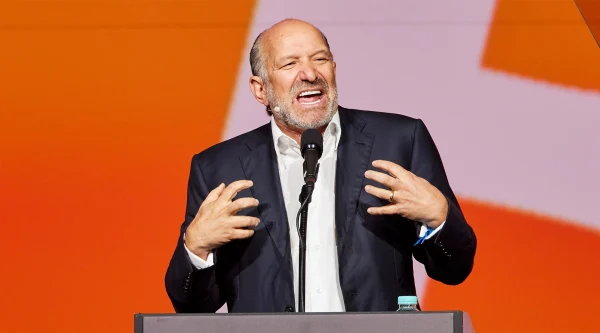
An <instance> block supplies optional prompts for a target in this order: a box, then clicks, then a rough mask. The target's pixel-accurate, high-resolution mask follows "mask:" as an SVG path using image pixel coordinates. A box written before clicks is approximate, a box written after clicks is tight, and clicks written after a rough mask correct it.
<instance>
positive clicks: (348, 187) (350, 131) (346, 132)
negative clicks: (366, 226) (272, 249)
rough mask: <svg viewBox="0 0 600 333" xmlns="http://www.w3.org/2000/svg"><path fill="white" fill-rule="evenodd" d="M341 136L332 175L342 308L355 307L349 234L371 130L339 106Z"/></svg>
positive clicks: (368, 150) (352, 262)
mask: <svg viewBox="0 0 600 333" xmlns="http://www.w3.org/2000/svg"><path fill="white" fill-rule="evenodd" d="M339 110H340V111H339V112H340V123H341V127H342V137H341V138H340V144H339V146H338V152H337V154H338V155H337V168H336V179H335V226H336V236H337V252H338V264H339V278H340V285H341V288H342V292H343V295H344V303H345V306H346V311H355V310H356V309H357V304H356V302H355V297H356V296H357V295H358V293H357V291H358V286H359V285H360V283H361V282H360V281H355V280H354V279H353V276H352V274H347V273H348V272H349V271H351V270H352V266H353V265H354V264H356V263H355V262H354V261H353V260H355V258H354V257H353V253H352V235H353V229H354V221H355V219H354V217H355V216H356V210H357V207H358V198H359V196H360V193H361V192H362V189H363V186H364V179H365V176H364V174H365V171H366V170H367V168H368V166H369V159H370V156H371V147H372V146H373V138H374V135H373V133H368V132H365V131H363V130H364V128H365V125H366V122H365V121H364V120H363V119H361V118H359V117H358V116H357V115H356V114H355V113H353V111H350V110H345V109H343V108H341V107H340V108H339Z"/></svg>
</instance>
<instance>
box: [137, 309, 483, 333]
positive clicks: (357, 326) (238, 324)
mask: <svg viewBox="0 0 600 333" xmlns="http://www.w3.org/2000/svg"><path fill="white" fill-rule="evenodd" d="M238 332H239V333H473V327H472V326H471V320H470V319H469V315H468V314H467V313H466V312H463V311H440V312H438V311H431V312H427V311H423V312H420V311H415V312H412V311H411V312H407V311H401V312H369V313H367V312H345V313H293V312H290V313H285V312H283V313H273V314H237V313H211V314H136V315H134V333H238Z"/></svg>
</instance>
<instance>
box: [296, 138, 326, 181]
mask: <svg viewBox="0 0 600 333" xmlns="http://www.w3.org/2000/svg"><path fill="white" fill-rule="evenodd" d="M300 147H302V150H301V152H302V157H303V158H304V165H303V169H304V182H305V183H306V184H307V185H308V184H310V185H314V183H315V182H316V181H317V173H318V171H319V170H318V166H317V162H318V161H319V158H321V155H322V154H323V136H322V135H321V133H320V132H319V131H317V130H316V129H313V128H311V129H307V130H306V131H304V132H303V133H302V137H301V139H300Z"/></svg>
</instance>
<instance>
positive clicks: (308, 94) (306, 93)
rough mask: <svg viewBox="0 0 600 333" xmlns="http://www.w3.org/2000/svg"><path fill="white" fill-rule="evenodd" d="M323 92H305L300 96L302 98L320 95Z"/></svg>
mask: <svg viewBox="0 0 600 333" xmlns="http://www.w3.org/2000/svg"><path fill="white" fill-rule="evenodd" d="M320 94H321V92H320V91H318V90H311V91H303V92H302V93H301V94H300V97H304V96H311V95H320Z"/></svg>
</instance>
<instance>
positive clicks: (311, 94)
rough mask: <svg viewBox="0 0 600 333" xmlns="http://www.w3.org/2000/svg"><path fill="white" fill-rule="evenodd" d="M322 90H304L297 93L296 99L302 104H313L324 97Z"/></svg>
mask: <svg viewBox="0 0 600 333" xmlns="http://www.w3.org/2000/svg"><path fill="white" fill-rule="evenodd" d="M324 97H325V96H324V94H323V91H321V90H320V89H313V90H305V91H302V92H300V93H299V94H298V96H297V97H296V100H297V101H298V103H300V104H302V105H315V104H318V103H319V102H321V101H322V100H323V98H324Z"/></svg>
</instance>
